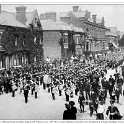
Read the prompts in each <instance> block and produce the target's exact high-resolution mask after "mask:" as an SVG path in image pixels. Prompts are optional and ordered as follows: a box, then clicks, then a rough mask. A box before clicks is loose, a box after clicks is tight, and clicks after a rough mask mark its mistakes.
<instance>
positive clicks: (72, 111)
mask: <svg viewBox="0 0 124 124" xmlns="http://www.w3.org/2000/svg"><path fill="white" fill-rule="evenodd" d="M70 112H71V120H76V114H77V108H76V107H72V108H71V110H70Z"/></svg>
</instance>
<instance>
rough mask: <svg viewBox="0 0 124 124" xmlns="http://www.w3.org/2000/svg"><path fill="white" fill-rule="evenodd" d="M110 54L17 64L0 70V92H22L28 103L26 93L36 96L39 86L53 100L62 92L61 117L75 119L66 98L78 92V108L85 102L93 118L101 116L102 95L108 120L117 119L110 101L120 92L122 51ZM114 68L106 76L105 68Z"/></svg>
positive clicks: (114, 107)
mask: <svg viewBox="0 0 124 124" xmlns="http://www.w3.org/2000/svg"><path fill="white" fill-rule="evenodd" d="M110 55H113V57H110V56H109V55H107V56H104V57H103V56H99V57H97V58H93V57H89V58H88V59H84V60H83V61H80V60H79V59H77V58H75V59H73V60H69V59H68V60H61V59H59V60H52V61H51V60H50V59H47V61H43V62H39V63H34V64H31V65H25V66H23V67H18V68H14V67H13V68H10V69H5V70H1V72H0V94H1V95H2V94H4V93H12V97H16V95H15V94H16V92H17V91H19V93H20V94H22V93H23V94H24V99H25V103H26V104H27V103H28V100H29V99H28V96H29V93H31V95H34V97H35V98H36V99H37V98H38V93H39V92H38V91H39V87H40V86H42V87H43V89H44V90H48V93H50V94H51V98H52V99H53V100H56V92H58V94H59V96H60V97H61V96H62V95H63V93H62V92H64V93H65V94H64V95H65V101H66V102H67V103H66V104H65V107H66V110H65V111H64V113H63V119H64V120H67V119H71V120H72V119H74V120H75V119H76V113H77V108H76V107H75V106H74V105H75V102H74V101H70V98H73V97H75V95H76V96H78V103H79V106H80V112H81V113H82V112H84V111H85V106H86V105H88V106H89V111H90V117H92V115H93V113H94V112H95V113H96V119H105V117H104V111H105V109H104V105H105V104H106V99H107V98H108V97H109V98H110V104H111V105H110V106H108V109H107V111H106V116H107V115H109V119H110V120H115V119H121V118H122V116H121V115H120V113H119V110H118V108H117V107H116V106H114V103H115V102H116V103H119V102H120V101H119V100H120V95H124V92H123V73H122V74H120V73H118V69H117V68H118V66H120V65H121V64H122V62H123V55H122V54H116V53H115V54H110ZM110 68H111V69H115V70H116V73H115V74H114V75H111V76H110V77H109V79H108V80H107V79H106V74H107V70H108V69H110Z"/></svg>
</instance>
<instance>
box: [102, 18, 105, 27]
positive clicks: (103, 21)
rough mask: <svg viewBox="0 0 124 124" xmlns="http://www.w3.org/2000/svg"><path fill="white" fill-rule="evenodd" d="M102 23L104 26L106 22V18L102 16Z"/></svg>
mask: <svg viewBox="0 0 124 124" xmlns="http://www.w3.org/2000/svg"><path fill="white" fill-rule="evenodd" d="M101 24H102V25H103V26H104V24H105V20H104V17H102V21H101Z"/></svg>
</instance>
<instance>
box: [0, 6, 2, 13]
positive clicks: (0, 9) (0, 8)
mask: <svg viewBox="0 0 124 124" xmlns="http://www.w3.org/2000/svg"><path fill="white" fill-rule="evenodd" d="M1 12H2V5H1V4H0V13H1Z"/></svg>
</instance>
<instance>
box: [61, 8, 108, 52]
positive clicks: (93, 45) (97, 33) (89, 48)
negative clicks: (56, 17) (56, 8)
mask: <svg viewBox="0 0 124 124" xmlns="http://www.w3.org/2000/svg"><path fill="white" fill-rule="evenodd" d="M60 20H62V21H64V22H66V23H68V24H73V25H75V26H78V27H81V28H82V29H83V30H84V32H85V37H84V38H83V39H82V42H83V46H82V48H83V51H84V53H85V52H101V51H104V50H105V49H106V47H107V46H108V43H107V39H106V31H108V30H109V29H108V28H107V27H105V21H104V17H102V18H101V19H98V18H97V15H95V14H92V15H91V12H89V11H88V10H86V11H82V10H81V9H79V6H73V10H72V11H69V12H68V13H61V14H60Z"/></svg>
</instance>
